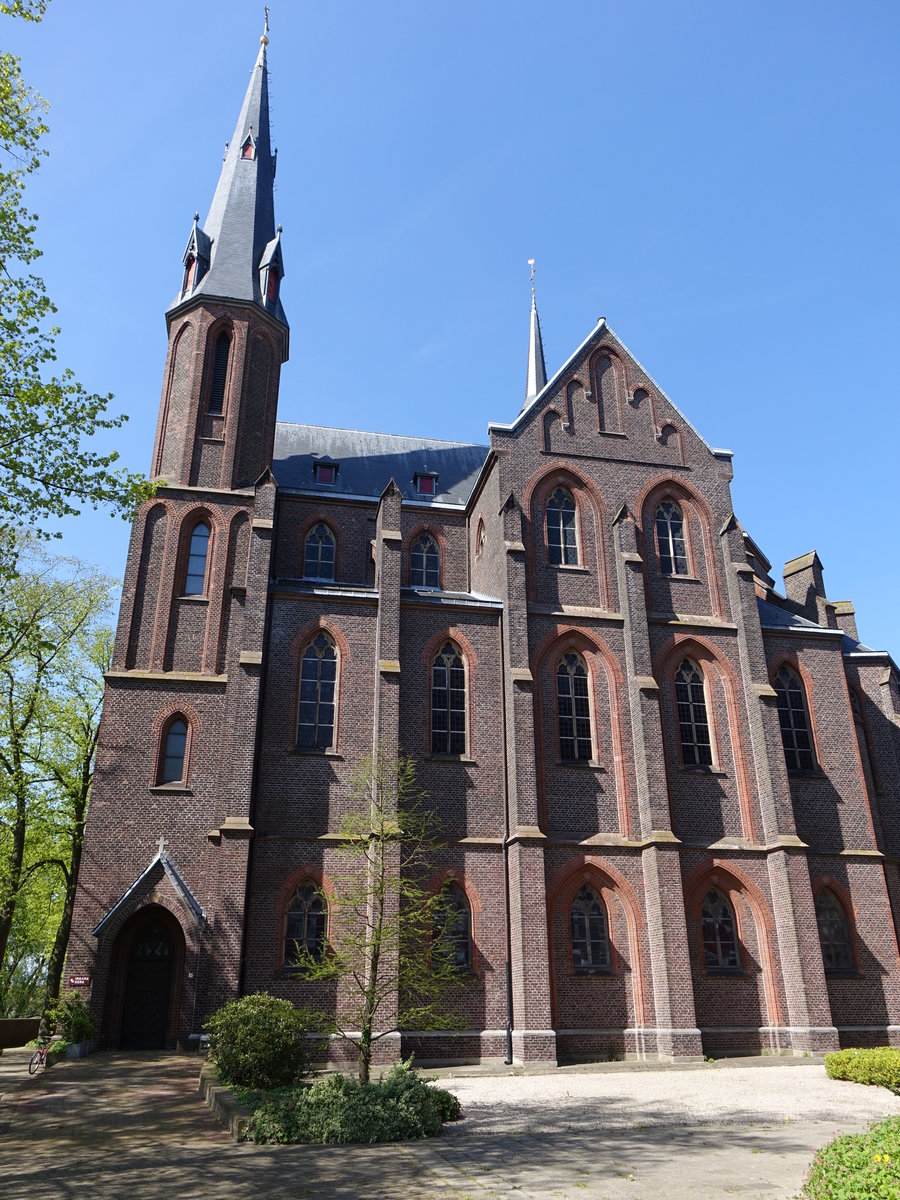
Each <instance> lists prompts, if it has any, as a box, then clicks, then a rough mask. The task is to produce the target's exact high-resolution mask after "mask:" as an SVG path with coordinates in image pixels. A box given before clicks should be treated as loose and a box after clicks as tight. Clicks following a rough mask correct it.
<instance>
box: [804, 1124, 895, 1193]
mask: <svg viewBox="0 0 900 1200" xmlns="http://www.w3.org/2000/svg"><path fill="white" fill-rule="evenodd" d="M898 1195H900V1117H890V1118H888V1120H887V1121H881V1122H880V1123H879V1124H878V1125H875V1126H873V1127H872V1128H871V1129H870V1130H869V1132H868V1133H859V1134H845V1135H844V1136H843V1137H839V1138H835V1139H834V1141H833V1142H829V1143H828V1145H827V1146H825V1147H823V1149H821V1150H819V1151H818V1152H817V1153H816V1157H815V1158H814V1159H813V1164H812V1166H811V1167H810V1169H809V1177H808V1178H807V1180H806V1182H805V1183H804V1185H803V1189H802V1191H801V1193H800V1196H801V1197H802V1200H883V1198H884V1197H896V1196H898Z"/></svg>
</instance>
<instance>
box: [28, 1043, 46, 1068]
mask: <svg viewBox="0 0 900 1200" xmlns="http://www.w3.org/2000/svg"><path fill="white" fill-rule="evenodd" d="M49 1049H50V1043H49V1042H41V1044H40V1045H39V1046H38V1048H37V1050H35V1052H34V1054H32V1056H31V1061H30V1062H29V1064H28V1074H29V1075H34V1074H36V1072H37V1070H38V1068H39V1067H44V1068H46V1066H47V1051H48V1050H49Z"/></svg>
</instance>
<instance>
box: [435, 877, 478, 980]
mask: <svg viewBox="0 0 900 1200" xmlns="http://www.w3.org/2000/svg"><path fill="white" fill-rule="evenodd" d="M432 947H433V950H432V952H433V953H434V954H436V955H438V956H439V957H440V958H441V959H443V961H444V962H447V963H449V964H450V965H451V966H454V967H458V968H459V969H460V970H469V968H470V967H471V966H472V910H471V908H470V907H469V898H468V896H467V895H466V893H465V892H464V891H463V889H462V888H461V887H460V886H459V884H458V883H447V884H445V885H444V886H443V887H442V888H441V893H440V896H439V897H438V902H437V904H436V905H435V908H434V925H433V933H432Z"/></svg>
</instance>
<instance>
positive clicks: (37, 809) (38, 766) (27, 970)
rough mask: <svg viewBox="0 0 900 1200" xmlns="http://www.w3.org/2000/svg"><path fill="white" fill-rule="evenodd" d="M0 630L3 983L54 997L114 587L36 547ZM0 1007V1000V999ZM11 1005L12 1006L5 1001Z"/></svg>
mask: <svg viewBox="0 0 900 1200" xmlns="http://www.w3.org/2000/svg"><path fill="white" fill-rule="evenodd" d="M17 553H21V564H22V565H23V567H27V568H28V569H22V570H21V571H20V573H19V575H18V576H17V577H16V578H15V579H13V580H12V581H10V582H9V583H8V586H7V588H6V595H5V608H4V614H5V620H4V622H3V624H2V625H0V963H2V964H3V966H2V972H0V983H3V984H4V985H5V986H6V988H7V990H8V992H9V995H10V996H12V995H16V996H18V997H19V1000H17V1006H18V1003H19V1002H20V1001H21V992H22V984H23V979H24V978H28V979H29V980H30V981H31V983H30V985H29V987H28V988H27V989H26V992H33V989H34V986H35V984H38V985H42V984H44V983H45V981H48V980H49V983H50V992H51V995H50V999H51V1000H53V999H54V998H55V997H56V996H57V995H58V993H59V982H60V978H61V973H62V964H63V961H64V958H65V950H66V946H67V945H68V935H69V925H70V923H71V912H72V904H73V901H74V892H75V885H76V883H77V877H78V868H79V865H80V859H81V845H82V840H83V833H84V820H85V816H86V810H87V801H88V795H89V790H90V781H91V776H92V772H93V761H94V751H95V749H96V742H97V729H98V725H99V715H100V703H101V699H102V687H103V681H102V673H103V670H104V667H105V666H106V665H107V663H108V661H109V655H110V649H111V633H110V631H109V629H108V627H107V620H108V617H109V615H110V592H111V584H110V581H109V580H106V579H103V578H102V577H100V576H98V575H97V573H96V571H94V570H93V569H91V568H88V567H85V566H83V565H81V564H76V563H72V562H71V561H66V560H58V559H53V558H51V557H50V556H49V555H47V554H46V553H45V552H43V551H41V550H40V549H39V548H38V547H36V546H35V545H34V544H31V545H28V544H27V543H26V548H25V549H23V550H22V551H21V552H19V551H18V550H17ZM0 1003H4V997H3V996H0ZM5 1006H6V1007H9V1001H8V1000H7V1001H6V1002H5Z"/></svg>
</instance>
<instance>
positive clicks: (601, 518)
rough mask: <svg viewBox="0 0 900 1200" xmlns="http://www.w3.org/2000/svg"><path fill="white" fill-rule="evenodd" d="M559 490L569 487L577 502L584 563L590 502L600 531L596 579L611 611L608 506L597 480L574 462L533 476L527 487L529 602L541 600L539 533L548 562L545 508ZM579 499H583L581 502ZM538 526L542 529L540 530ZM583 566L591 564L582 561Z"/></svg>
mask: <svg viewBox="0 0 900 1200" xmlns="http://www.w3.org/2000/svg"><path fill="white" fill-rule="evenodd" d="M556 487H563V488H566V489H567V490H568V491H570V492H572V495H573V499H574V500H575V522H576V531H577V532H576V536H577V538H578V547H579V550H580V551H581V556H582V560H584V557H585V556H584V545H585V542H584V513H583V508H582V505H583V503H584V499H583V498H584V497H586V498H587V501H588V502H589V503H590V505H591V508H592V510H593V514H594V526H595V529H596V532H597V546H596V555H597V561H596V563H594V572H595V578H596V580H597V587H598V589H599V592H600V606H601V608H606V609H609V608H610V595H611V585H610V578H609V561H608V556H607V553H606V503H605V501H604V499H603V496H602V495H601V493H600V491H599V489H598V488H597V486H596V485H595V484H594V482H593V480H591V479H588V477H587V476H586V475H583V474H582V473H581V471H579V470H577V469H576V468H575V467H573V466H572V465H571V464H570V463H569V464H566V465H565V466H553V467H550V468H547V469H545V470H543V471H540V472H538V473H537V474H535V475H532V477H531V479H530V480H529V481H528V484H527V485H526V488H525V492H524V494H523V498H522V512H523V514H524V516H525V520H526V523H527V525H528V526H529V529H528V530H527V537H526V542H525V560H526V565H527V572H526V574H527V580H528V599H529V600H530V601H532V602H533V601H536V600H537V591H536V583H537V580H536V571H535V565H536V563H535V554H536V552H537V542H538V534H540V543H541V547H542V553H543V554H544V557H545V560H546V559H547V522H546V520H545V519H544V515H543V514H544V509H545V506H546V500H547V496H548V495H549V493H550V492H551V491H552V490H553V489H554V488H556ZM579 497H582V500H581V502H579ZM538 507H539V508H540V510H541V519H540V522H538V521H537V519H536V512H535V510H536V509H537V508H538ZM538 525H540V530H539V531H538ZM581 565H582V566H588V563H586V562H585V561H582V563H581Z"/></svg>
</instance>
